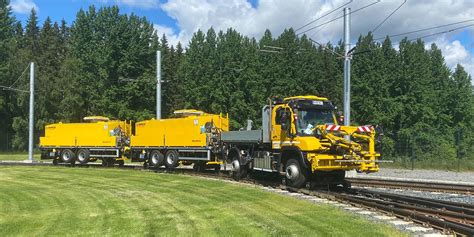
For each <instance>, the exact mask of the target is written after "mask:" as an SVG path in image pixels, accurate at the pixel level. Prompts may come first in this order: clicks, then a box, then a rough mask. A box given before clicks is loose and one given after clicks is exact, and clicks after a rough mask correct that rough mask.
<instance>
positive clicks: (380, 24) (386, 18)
mask: <svg viewBox="0 0 474 237" xmlns="http://www.w3.org/2000/svg"><path fill="white" fill-rule="evenodd" d="M406 2H407V0H405V1H403V3H402V4H400V6H398V7H397V8H396V9H395V10H394V11H393V12H392V13H390V15H388V16H387V17H385V19H384V20H383V21H382V22H380V23H379V24H378V25H377V26H376V27H375V28H374V29H373V30H372V33H374V32H375V31H376V30H377V29H378V28H379V27H380V26H382V24H383V23H385V21H387V20H388V18H390V17H391V16H392V15H393V14H394V13H395V12H397V11H398V9H400V8H401V7H402V6H403V5H404V4H405V3H406Z"/></svg>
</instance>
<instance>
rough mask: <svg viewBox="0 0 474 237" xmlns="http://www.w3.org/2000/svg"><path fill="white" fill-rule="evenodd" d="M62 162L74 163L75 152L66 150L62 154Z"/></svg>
mask: <svg viewBox="0 0 474 237" xmlns="http://www.w3.org/2000/svg"><path fill="white" fill-rule="evenodd" d="M61 160H62V161H63V162H64V163H71V164H72V163H74V152H72V151H71V150H70V149H64V150H63V151H62V152H61Z"/></svg>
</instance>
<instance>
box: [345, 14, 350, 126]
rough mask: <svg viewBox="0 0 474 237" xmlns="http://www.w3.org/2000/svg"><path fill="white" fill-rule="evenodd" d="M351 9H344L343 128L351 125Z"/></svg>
mask: <svg viewBox="0 0 474 237" xmlns="http://www.w3.org/2000/svg"><path fill="white" fill-rule="evenodd" d="M350 14H351V9H350V8H348V7H346V8H344V126H349V125H350V123H351V55H349V50H350V48H351V47H350V46H351V37H350V32H351V29H350V28H351V19H350V17H351V16H350Z"/></svg>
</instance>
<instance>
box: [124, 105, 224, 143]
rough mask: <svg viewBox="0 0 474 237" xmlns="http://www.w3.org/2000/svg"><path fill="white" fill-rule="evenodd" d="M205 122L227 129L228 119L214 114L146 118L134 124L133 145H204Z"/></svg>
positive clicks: (205, 138)
mask: <svg viewBox="0 0 474 237" xmlns="http://www.w3.org/2000/svg"><path fill="white" fill-rule="evenodd" d="M206 123H212V124H213V125H214V126H215V127H217V128H218V129H221V130H222V131H229V119H228V118H227V117H224V116H222V115H216V114H205V113H202V114H199V115H189V116H186V117H183V118H170V119H159V120H155V119H152V120H146V121H141V122H137V123H136V124H135V135H133V136H132V137H131V140H130V146H131V147H132V148H134V147H205V146H207V133H206V127H205V126H206Z"/></svg>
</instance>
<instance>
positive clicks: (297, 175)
mask: <svg viewBox="0 0 474 237" xmlns="http://www.w3.org/2000/svg"><path fill="white" fill-rule="evenodd" d="M285 171H286V175H285V184H286V185H288V186H290V187H294V188H301V187H302V186H303V185H304V184H305V183H306V176H307V174H306V170H304V169H303V168H302V167H301V166H300V163H299V162H298V161H297V160H295V159H289V160H288V161H287V162H286V167H285Z"/></svg>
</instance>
